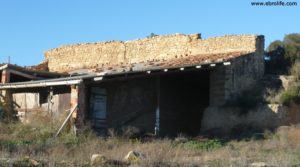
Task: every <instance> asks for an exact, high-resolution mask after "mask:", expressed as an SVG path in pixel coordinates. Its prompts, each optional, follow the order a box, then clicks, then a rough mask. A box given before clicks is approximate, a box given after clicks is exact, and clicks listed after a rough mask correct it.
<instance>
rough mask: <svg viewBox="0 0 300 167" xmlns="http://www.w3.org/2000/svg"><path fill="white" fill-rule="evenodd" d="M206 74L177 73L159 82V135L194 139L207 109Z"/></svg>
mask: <svg viewBox="0 0 300 167" xmlns="http://www.w3.org/2000/svg"><path fill="white" fill-rule="evenodd" d="M209 74H210V72H209V71H208V70H204V71H189V72H180V73H174V74H169V75H164V76H161V78H160V135H162V136H176V135H178V134H187V135H190V136H195V135H198V134H199V132H200V126H201V120H202V115H203V111H204V109H205V108H206V107H208V105H209Z"/></svg>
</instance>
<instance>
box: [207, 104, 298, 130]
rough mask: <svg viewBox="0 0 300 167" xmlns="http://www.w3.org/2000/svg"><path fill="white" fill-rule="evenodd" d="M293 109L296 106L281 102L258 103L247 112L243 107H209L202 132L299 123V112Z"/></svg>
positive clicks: (267, 127)
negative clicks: (284, 104) (287, 105)
mask: <svg viewBox="0 0 300 167" xmlns="http://www.w3.org/2000/svg"><path fill="white" fill-rule="evenodd" d="M297 107H299V106H297ZM293 109H296V107H294V108H292V107H290V108H288V107H286V106H282V105H279V104H268V105H258V106H257V107H256V108H254V109H251V110H249V111H248V112H247V113H241V112H242V111H241V109H239V108H235V107H208V108H207V109H206V110H205V111H204V115H203V119H202V122H201V132H202V133H206V132H214V133H221V134H229V133H231V132H232V130H234V129H236V128H240V129H241V128H243V127H245V126H246V127H251V128H254V129H256V130H265V129H275V128H277V127H279V126H282V125H290V124H297V123H299V122H300V119H299V118H300V117H299V114H296V113H299V112H295V111H296V110H293ZM298 110H299V109H298ZM296 118H297V119H296Z"/></svg>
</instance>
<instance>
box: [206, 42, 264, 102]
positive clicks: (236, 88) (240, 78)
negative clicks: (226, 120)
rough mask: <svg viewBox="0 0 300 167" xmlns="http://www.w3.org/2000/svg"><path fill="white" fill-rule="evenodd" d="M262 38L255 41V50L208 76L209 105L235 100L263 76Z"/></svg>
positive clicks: (218, 68)
mask: <svg viewBox="0 0 300 167" xmlns="http://www.w3.org/2000/svg"><path fill="white" fill-rule="evenodd" d="M264 69H265V68H264V38H263V37H259V38H257V39H256V50H255V52H253V53H249V54H246V55H242V56H240V57H238V58H236V59H234V60H232V61H231V65H230V66H219V67H217V68H215V69H214V70H213V71H212V72H211V75H210V105H211V106H221V105H224V104H225V103H226V102H228V101H233V100H235V99H236V98H237V97H238V96H239V95H240V94H241V93H242V92H243V91H244V90H247V89H249V88H251V86H253V84H255V83H256V82H257V81H258V80H259V79H261V78H262V76H263V74H264Z"/></svg>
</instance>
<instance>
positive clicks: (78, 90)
mask: <svg viewBox="0 0 300 167" xmlns="http://www.w3.org/2000/svg"><path fill="white" fill-rule="evenodd" d="M76 105H78V107H77V109H76V110H75V111H74V112H73V114H72V118H73V120H74V121H73V123H75V126H76V127H80V126H82V125H83V124H84V119H85V115H86V86H85V85H84V83H83V82H81V83H79V84H78V85H73V86H71V108H72V107H74V106H76Z"/></svg>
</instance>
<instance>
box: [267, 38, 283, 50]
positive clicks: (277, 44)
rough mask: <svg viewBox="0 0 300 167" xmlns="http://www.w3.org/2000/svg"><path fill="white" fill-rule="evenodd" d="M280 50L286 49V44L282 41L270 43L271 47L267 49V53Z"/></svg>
mask: <svg viewBox="0 0 300 167" xmlns="http://www.w3.org/2000/svg"><path fill="white" fill-rule="evenodd" d="M279 48H284V43H283V42H282V41H280V40H276V41H273V42H271V43H270V45H269V46H268V48H267V51H268V52H272V51H275V50H278V49H279Z"/></svg>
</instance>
